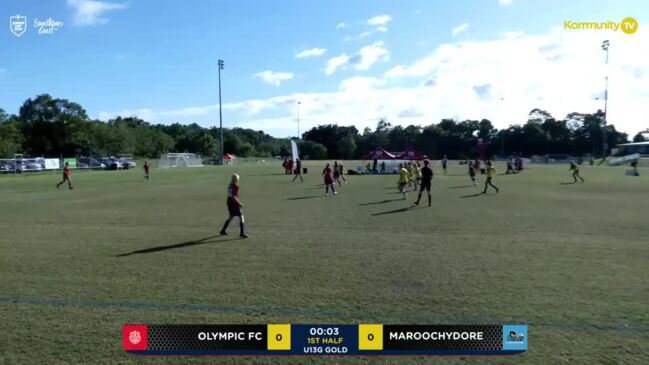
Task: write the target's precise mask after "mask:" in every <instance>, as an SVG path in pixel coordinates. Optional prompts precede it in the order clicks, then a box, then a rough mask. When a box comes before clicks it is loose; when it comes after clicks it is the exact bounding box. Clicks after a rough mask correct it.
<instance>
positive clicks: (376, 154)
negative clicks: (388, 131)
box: [370, 147, 397, 160]
mask: <svg viewBox="0 0 649 365" xmlns="http://www.w3.org/2000/svg"><path fill="white" fill-rule="evenodd" d="M370 158H371V159H375V158H376V159H377V160H394V159H396V158H397V157H396V156H395V155H394V154H392V153H390V152H388V151H386V150H384V149H383V148H381V147H376V149H374V151H372V152H370Z"/></svg>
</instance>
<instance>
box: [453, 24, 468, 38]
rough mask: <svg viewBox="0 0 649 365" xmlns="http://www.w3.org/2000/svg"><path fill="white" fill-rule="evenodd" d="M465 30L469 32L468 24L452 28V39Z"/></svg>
mask: <svg viewBox="0 0 649 365" xmlns="http://www.w3.org/2000/svg"><path fill="white" fill-rule="evenodd" d="M467 30H469V23H462V24H460V25H458V26H457V27H454V28H453V37H455V36H457V35H458V34H460V33H465V32H466V31H467Z"/></svg>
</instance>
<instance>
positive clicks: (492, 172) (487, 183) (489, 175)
mask: <svg viewBox="0 0 649 365" xmlns="http://www.w3.org/2000/svg"><path fill="white" fill-rule="evenodd" d="M486 173H487V180H485V182H484V191H483V192H482V194H487V187H488V186H491V187H492V188H494V189H496V194H498V192H499V191H500V189H498V187H497V186H496V185H494V184H493V178H494V175H496V169H495V168H494V166H493V164H492V163H491V161H487V171H486Z"/></svg>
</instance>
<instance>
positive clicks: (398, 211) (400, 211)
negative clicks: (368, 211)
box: [372, 206, 421, 216]
mask: <svg viewBox="0 0 649 365" xmlns="http://www.w3.org/2000/svg"><path fill="white" fill-rule="evenodd" d="M419 208H421V207H419V206H412V207H405V208H400V209H394V210H388V211H386V212H379V213H372V215H374V216H376V215H386V214H395V213H403V212H407V211H409V210H415V209H419Z"/></svg>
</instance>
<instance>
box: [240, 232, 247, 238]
mask: <svg viewBox="0 0 649 365" xmlns="http://www.w3.org/2000/svg"><path fill="white" fill-rule="evenodd" d="M239 237H241V238H248V235H247V234H245V233H242V234H240V235H239Z"/></svg>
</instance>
